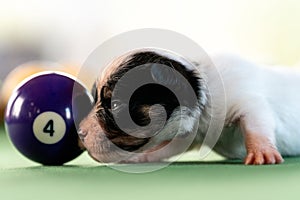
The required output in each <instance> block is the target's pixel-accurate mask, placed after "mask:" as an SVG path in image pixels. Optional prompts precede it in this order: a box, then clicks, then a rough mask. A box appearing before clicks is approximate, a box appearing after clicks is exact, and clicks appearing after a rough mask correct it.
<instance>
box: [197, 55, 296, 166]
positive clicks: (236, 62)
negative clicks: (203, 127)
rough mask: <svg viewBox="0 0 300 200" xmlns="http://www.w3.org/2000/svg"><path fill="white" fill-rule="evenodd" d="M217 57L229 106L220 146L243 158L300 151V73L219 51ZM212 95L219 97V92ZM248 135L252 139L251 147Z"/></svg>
mask: <svg viewBox="0 0 300 200" xmlns="http://www.w3.org/2000/svg"><path fill="white" fill-rule="evenodd" d="M212 60H213V63H214V64H215V66H216V67H217V69H218V71H219V73H220V76H221V78H222V80H223V83H224V89H225V96H226V107H227V111H226V121H225V127H224V129H223V131H222V134H221V137H220V138H219V140H218V142H217V144H216V145H215V146H214V150H215V151H216V152H218V153H219V154H221V155H224V156H226V157H228V158H240V159H243V158H245V157H246V155H247V151H248V156H249V153H251V151H253V152H252V153H254V154H256V153H258V154H262V155H258V156H259V157H260V156H263V157H268V156H270V154H273V153H272V151H273V150H276V148H277V150H278V151H279V152H280V154H281V155H283V156H294V155H300V129H299V128H298V125H299V124H300V117H299V116H298V115H299V114H300V104H299V102H300V93H299V87H300V72H299V71H298V70H297V69H291V68H288V67H268V66H261V65H257V64H254V63H251V62H248V61H245V60H242V59H240V58H237V57H234V56H224V55H222V56H220V55H219V56H214V57H212ZM200 63H201V62H200ZM199 67H200V69H199V70H200V72H201V65H200V66H199ZM204 70H205V69H204ZM206 70H207V69H206ZM207 78H208V79H209V78H210V77H209V76H208V77H207ZM210 82H211V83H212V84H213V83H214V81H213V80H211V81H210ZM212 88H213V87H212ZM210 93H213V94H212V95H213V96H215V97H216V98H218V91H210ZM247 135H248V136H247ZM247 137H248V140H249V138H250V140H251V141H248V143H250V144H248V145H247ZM251 138H252V139H251ZM261 140H266V141H263V142H262V141H261ZM260 142H262V143H261V144H257V143H260ZM252 143H254V144H252ZM245 144H246V148H245ZM252 145H254V147H251V146H252ZM269 145H270V147H271V149H270V150H268V146H269ZM249 151H250V152H249ZM269 151H271V152H269ZM265 153H266V154H267V155H264V154H265ZM254 157H255V156H254ZM271 157H272V155H271ZM275 157H276V156H275ZM249 159H250V158H249ZM251 159H253V160H252V162H254V164H264V163H265V162H266V159H267V160H268V159H269V158H264V161H257V163H256V162H255V158H251ZM271 160H273V161H272V162H271V163H273V162H274V159H273V158H271ZM252 162H250V163H252ZM246 163H247V162H246Z"/></svg>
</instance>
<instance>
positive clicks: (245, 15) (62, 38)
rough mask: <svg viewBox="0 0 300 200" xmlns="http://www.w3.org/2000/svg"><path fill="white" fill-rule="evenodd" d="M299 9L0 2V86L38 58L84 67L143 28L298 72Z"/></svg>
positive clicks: (204, 1)
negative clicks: (103, 48) (108, 45)
mask: <svg viewBox="0 0 300 200" xmlns="http://www.w3.org/2000/svg"><path fill="white" fill-rule="evenodd" d="M299 10H300V1H299V0H209V1H208V0H186V1H180V0H150V1H141V0H126V1H121V0H120V1H117V0H98V1H88V0H85V1H81V0H51V1H41V0H27V1H21V0H0V82H2V83H3V82H4V80H5V78H6V77H7V75H8V73H9V72H10V71H11V70H13V69H14V68H15V67H16V66H18V65H20V64H22V63H25V62H28V61H32V60H47V61H52V62H58V63H61V64H68V65H74V66H80V65H81V64H83V63H84V61H85V59H86V58H87V57H88V55H89V54H90V53H91V52H92V51H93V50H94V49H95V48H96V47H97V46H98V45H100V44H101V43H102V42H104V41H105V40H107V39H108V38H110V37H112V36H114V35H117V34H120V33H122V32H125V31H129V30H133V29H137V28H163V29H170V30H173V31H176V32H179V33H182V34H184V35H186V36H187V37H189V38H191V39H192V40H194V41H196V42H197V43H198V44H199V45H200V46H202V47H203V48H204V50H206V51H207V52H208V53H212V52H230V53H235V54H239V55H242V56H243V57H246V58H248V59H251V60H253V61H257V62H262V63H267V64H281V65H290V66H292V65H296V64H298V63H299V61H300V58H299V54H300V53H299V52H300V40H299V35H300V24H299V21H300V12H299ZM3 95H5V94H2V97H3ZM2 97H1V96H0V100H1V98H2Z"/></svg>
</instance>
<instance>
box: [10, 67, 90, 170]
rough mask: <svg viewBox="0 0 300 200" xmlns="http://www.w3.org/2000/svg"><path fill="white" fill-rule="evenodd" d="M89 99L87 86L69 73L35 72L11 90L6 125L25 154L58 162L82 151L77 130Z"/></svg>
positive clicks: (43, 161) (17, 147)
mask: <svg viewBox="0 0 300 200" xmlns="http://www.w3.org/2000/svg"><path fill="white" fill-rule="evenodd" d="M92 102H93V100H92V97H91V95H90V94H89V92H88V91H87V89H86V88H85V87H84V86H83V85H82V84H81V83H79V82H78V81H76V80H75V78H71V77H70V75H67V74H64V73H60V72H43V73H38V74H35V75H32V76H30V77H28V78H27V79H26V80H24V81H23V82H22V83H20V85H19V86H18V87H17V88H16V89H15V91H14V92H13V94H12V96H11V98H10V99H9V101H8V105H7V109H6V112H5V119H4V120H5V127H6V130H7V133H8V135H9V138H10V140H11V141H12V143H13V145H14V146H15V147H16V149H18V150H19V151H20V152H21V153H22V154H23V155H24V156H26V157H27V158H29V159H31V160H33V161H35V162H38V163H41V164H44V165H61V164H64V163H66V162H68V161H70V160H72V159H74V158H76V157H77V156H79V155H80V154H81V153H82V152H83V150H82V149H81V148H80V145H79V141H80V140H79V138H78V134H77V131H76V130H77V127H78V124H79V122H80V121H81V120H82V119H83V117H84V116H86V115H87V114H88V112H89V111H90V109H91V107H92Z"/></svg>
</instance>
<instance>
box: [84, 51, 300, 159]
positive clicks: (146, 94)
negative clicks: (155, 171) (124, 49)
mask: <svg viewBox="0 0 300 200" xmlns="http://www.w3.org/2000/svg"><path fill="white" fill-rule="evenodd" d="M211 59H212V61H213V63H214V65H212V63H210V62H207V61H206V60H201V59H200V60H198V61H196V64H195V65H196V67H197V69H196V70H195V69H194V68H193V66H192V64H191V63H189V62H188V61H186V60H185V59H183V58H181V57H180V56H178V55H175V54H172V53H170V52H167V51H164V50H159V49H139V50H134V51H132V52H129V53H127V54H125V55H123V56H121V57H119V58H117V59H115V60H114V61H113V62H112V63H110V64H109V66H107V68H106V70H105V71H104V72H103V73H102V74H101V76H99V79H98V80H97V81H96V83H95V85H94V89H93V91H94V92H93V93H94V97H95V102H96V103H95V106H94V108H93V110H92V111H91V112H90V114H89V115H88V116H87V117H86V118H85V119H84V120H83V121H82V122H81V125H80V133H79V135H80V137H81V139H82V143H83V145H84V146H85V148H86V149H87V150H88V152H89V154H90V155H91V156H92V157H93V158H94V159H96V160H98V161H101V162H118V161H124V160H125V161H129V162H154V161H161V160H164V159H167V158H169V157H171V156H173V155H176V154H178V153H181V149H180V148H178V149H180V150H178V149H177V148H176V145H174V146H173V147H172V148H169V149H167V150H166V151H163V152H160V153H159V154H153V153H152V152H153V151H155V150H156V149H158V148H160V147H162V146H165V145H167V144H168V143H169V142H170V141H171V140H172V139H173V138H174V132H176V131H178V121H181V122H183V123H181V127H180V133H178V132H177V134H179V135H180V137H179V139H176V140H175V144H176V142H178V145H180V144H181V140H182V141H184V140H185V138H186V137H188V135H189V134H190V133H191V132H193V129H194V128H195V127H197V128H198V130H197V135H196V136H195V139H194V141H193V142H192V145H191V147H192V146H197V144H198V145H199V144H202V143H203V139H204V137H205V134H206V131H207V129H208V126H209V118H210V117H212V116H211V113H210V110H211V108H212V107H214V108H213V109H215V110H218V109H219V110H222V109H224V108H225V109H226V110H225V116H224V117H225V118H224V120H225V124H224V126H223V129H222V132H221V135H220V137H219V139H218V141H217V143H216V145H214V147H213V150H215V151H216V152H217V153H219V154H221V155H223V156H225V157H227V158H238V159H244V162H245V164H276V163H281V162H283V159H282V156H296V155H299V154H300V139H299V136H300V130H299V128H298V124H300V117H299V116H298V115H299V113H300V104H299V102H300V95H299V91H298V88H299V87H300V72H299V71H298V69H287V68H284V67H267V66H261V65H258V64H255V63H251V62H248V61H246V60H243V59H241V58H238V57H236V56H226V55H218V56H212V57H211ZM146 63H159V64H164V65H166V66H169V67H170V68H172V69H175V70H176V71H178V72H179V73H180V74H182V76H184V77H185V78H186V79H187V80H188V82H189V84H190V85H191V87H192V88H193V91H194V92H195V95H196V96H197V100H198V101H197V102H196V103H195V104H191V105H187V106H180V105H179V103H178V102H177V101H176V98H174V95H173V94H172V93H171V92H168V91H167V90H166V89H165V88H163V87H160V86H159V85H148V86H144V87H141V88H140V89H139V90H138V91H137V92H136V93H135V94H134V95H133V97H132V101H131V104H130V105H129V107H128V108H129V109H130V113H131V116H132V119H133V121H134V122H135V123H137V124H138V125H140V126H144V125H147V124H148V123H149V120H150V118H149V112H150V110H149V108H150V107H151V106H152V105H155V104H161V105H163V106H164V109H165V110H166V113H167V121H166V123H165V125H164V127H163V129H162V130H161V131H160V134H159V137H153V138H152V137H149V138H137V137H133V136H131V135H129V134H127V133H125V132H124V131H122V130H121V129H119V127H118V125H117V124H116V122H115V120H114V118H113V116H112V114H111V112H112V109H116V108H117V109H120V107H122V102H111V99H112V94H113V90H114V86H115V84H116V83H117V82H118V80H119V79H120V77H122V76H123V75H124V74H125V73H126V72H128V71H129V70H131V69H133V68H135V67H136V66H139V65H143V64H146ZM215 67H216V68H217V71H218V74H219V76H220V77H221V80H222V85H223V86H224V88H220V80H219V79H217V78H216V75H215V73H212V71H213V70H215ZM152 75H153V79H154V80H156V81H158V82H160V81H163V80H170V78H172V77H168V73H165V72H163V71H158V72H157V71H156V72H155V71H154V73H153V74H152ZM171 83H172V81H171ZM174 84H179V90H180V83H176V81H174ZM207 85H209V88H208V87H207ZM123 89H124V90H126V87H124V88H123ZM212 96H213V97H214V98H215V99H217V100H219V101H220V102H218V103H217V104H215V105H211V99H210V98H211V97H212ZM223 97H225V99H224V100H223ZM218 106H219V107H218ZM115 107H116V108H115ZM120 112H121V111H120ZM151 112H153V113H154V114H153V113H152V115H151V116H157V119H158V120H159V112H160V111H159V110H157V111H156V110H155V109H154V110H151ZM155 112H157V113H155ZM151 120H153V119H151ZM154 120H155V119H154ZM220 123H223V122H220ZM198 125H199V126H198ZM134 131H137V130H134ZM141 134H143V133H141ZM112 144H113V145H112ZM115 146H116V147H118V148H120V149H122V150H124V151H127V152H144V153H143V154H140V156H132V157H130V156H127V157H124V159H123V158H122V156H124V155H123V153H122V151H119V150H118V148H115Z"/></svg>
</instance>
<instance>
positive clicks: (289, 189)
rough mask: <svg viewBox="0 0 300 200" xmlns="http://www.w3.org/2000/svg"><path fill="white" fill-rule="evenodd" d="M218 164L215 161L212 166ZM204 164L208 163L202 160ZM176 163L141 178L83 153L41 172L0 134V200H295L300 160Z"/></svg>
mask: <svg viewBox="0 0 300 200" xmlns="http://www.w3.org/2000/svg"><path fill="white" fill-rule="evenodd" d="M214 159H219V161H212V160H214ZM207 160H209V159H207ZM210 160H211V161H201V162H196V161H193V162H178V163H173V164H172V165H170V166H168V167H166V168H164V169H161V170H158V171H155V172H152V173H145V174H128V173H124V172H119V171H116V170H114V169H111V168H110V167H107V166H105V165H99V164H98V163H96V162H94V161H93V160H92V159H90V158H89V156H88V155H87V154H86V153H84V154H83V155H81V156H80V157H79V158H77V159H75V160H74V161H72V162H70V163H67V164H66V165H64V166H58V167H45V166H41V165H39V164H36V163H33V162H31V161H29V160H27V159H26V158H24V157H23V156H22V155H21V154H20V153H18V152H17V151H16V150H15V149H14V147H13V146H12V145H11V144H10V143H9V142H8V140H7V137H6V135H5V134H4V130H3V128H2V129H1V130H0V199H3V200H6V199H14V200H15V199H22V200H23V199H30V200H33V199H39V200H40V199H41V200H44V199H51V200H56V199H86V200H94V199H103V200H106V199H174V200H175V199H180V200H185V199H221V200H223V199H251V200H253V199H255V200H256V199H264V200H266V199H299V198H300V159H299V158H286V159H285V163H284V164H281V165H273V166H244V165H243V164H241V162H240V161H234V162H233V161H223V160H220V158H217V157H215V155H211V159H210Z"/></svg>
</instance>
